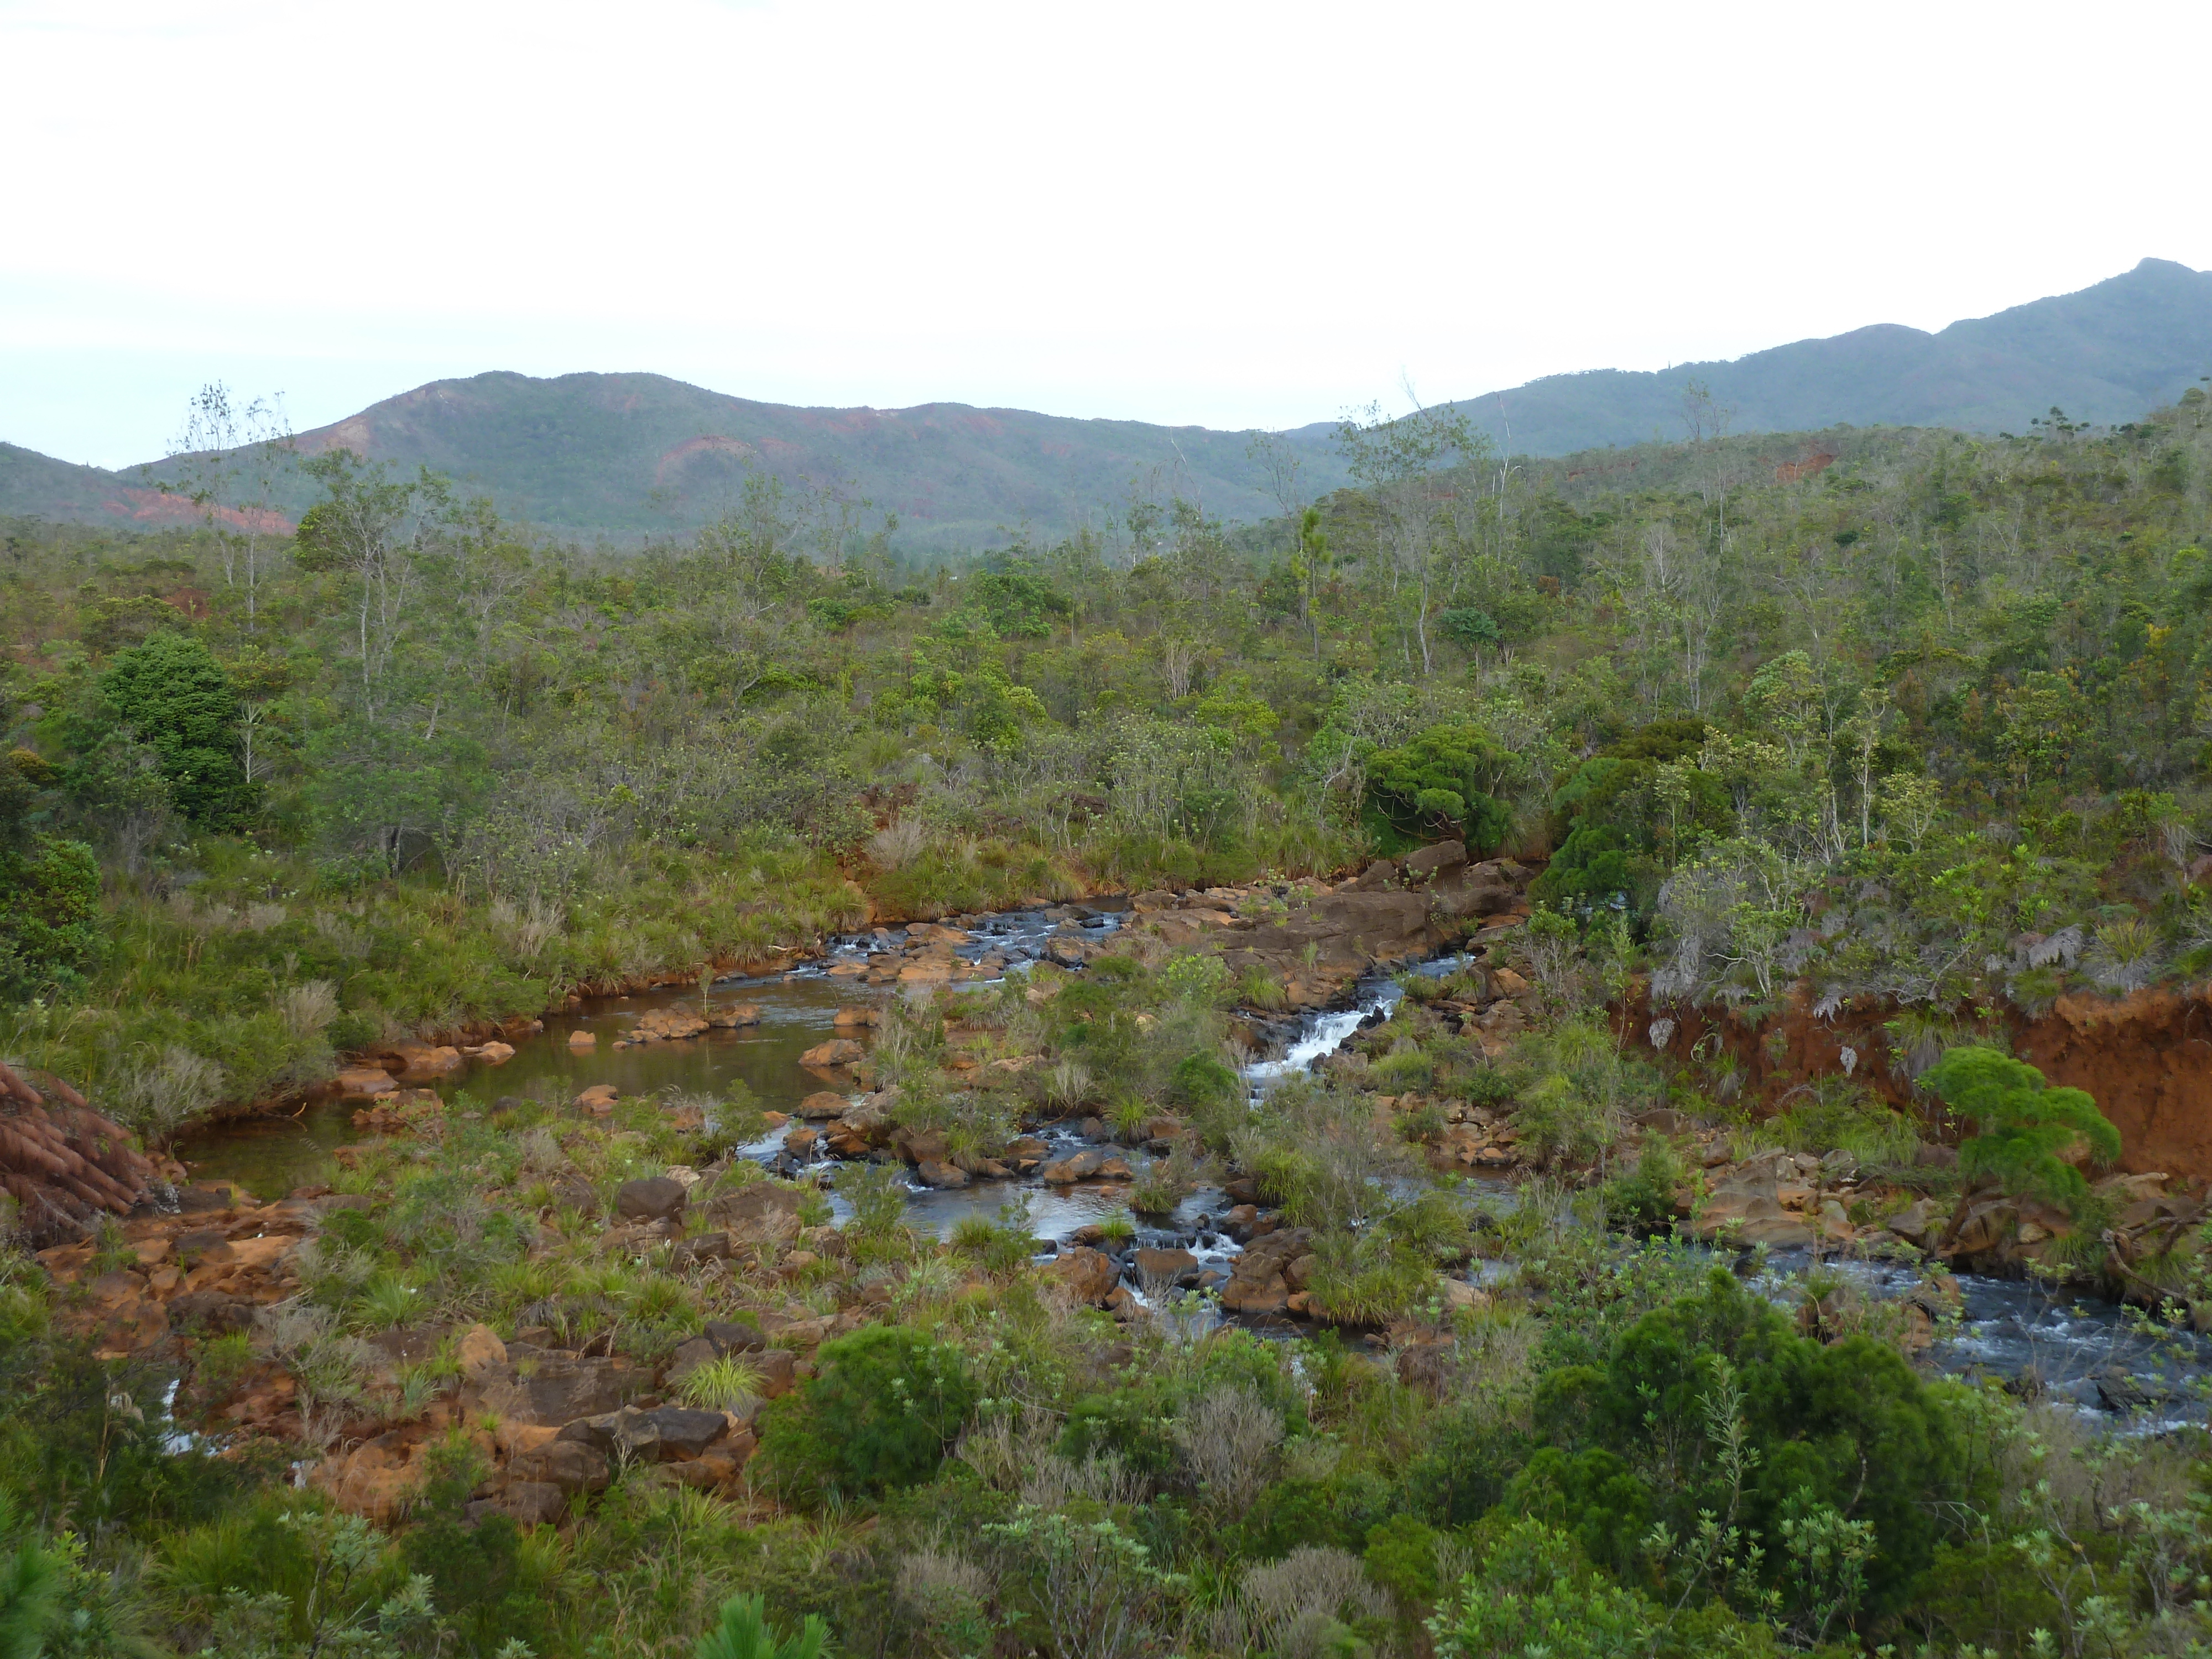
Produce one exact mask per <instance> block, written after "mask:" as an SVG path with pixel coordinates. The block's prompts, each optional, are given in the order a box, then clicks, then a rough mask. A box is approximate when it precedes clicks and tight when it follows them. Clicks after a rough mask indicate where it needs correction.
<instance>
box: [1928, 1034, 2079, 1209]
mask: <svg viewBox="0 0 2212 1659" xmlns="http://www.w3.org/2000/svg"><path fill="white" fill-rule="evenodd" d="M1921 1081H1922V1082H1923V1084H1925V1085H1927V1086H1928V1087H1929V1089H1931V1090H1933V1091H1935V1093H1936V1097H1937V1098H1938V1099H1940V1100H1941V1101H1942V1103H1944V1104H1945V1105H1946V1106H1948V1107H1949V1108H1950V1109H1952V1110H1953V1111H1954V1112H1957V1113H1959V1114H1960V1115H1961V1116H1964V1117H1970V1118H1972V1119H1973V1120H1974V1121H1975V1123H1976V1124H1977V1125H1978V1126H1979V1133H1977V1134H1974V1135H1972V1136H1970V1137H1969V1138H1968V1139H1966V1140H1965V1141H1964V1142H1962V1143H1961V1144H1960V1147H1959V1167H1960V1169H1962V1170H1965V1171H1966V1173H1968V1174H1969V1175H1975V1176H1988V1177H1990V1178H1991V1179H1993V1180H1996V1181H2001V1182H2003V1183H2004V1184H2005V1185H2006V1186H2007V1187H2008V1188H2012V1189H2014V1190H2015V1191H2026V1192H2033V1193H2035V1194H2039V1195H2040V1196H2042V1197H2044V1198H2047V1199H2049V1200H2051V1202H2053V1203H2055V1204H2061V1205H2063V1206H2066V1207H2067V1208H2069V1209H2071V1208H2073V1207H2074V1206H2075V1205H2077V1204H2079V1203H2080V1202H2081V1200H2082V1198H2083V1197H2084V1196H2085V1195H2086V1194H2087V1192H2088V1190H2089V1183H2088V1180H2087V1177H2086V1176H2083V1175H2082V1173H2081V1170H2079V1169H2078V1168H2076V1167H2075V1163H2074V1162H2073V1161H2072V1159H2071V1158H2069V1156H2068V1154H2069V1153H2075V1152H2079V1151H2081V1150H2082V1149H2085V1148H2086V1150H2087V1152H2088V1154H2089V1156H2091V1157H2092V1158H2095V1159H2096V1160H2097V1162H2099V1163H2100V1164H2110V1163H2112V1161H2113V1160H2114V1159H2115V1158H2118V1157H2119V1155H2120V1132H2119V1131H2118V1129H2116V1128H2114V1127H2112V1124H2111V1123H2110V1122H2108V1121H2106V1118H2105V1115H2104V1114H2103V1113H2101V1112H2100V1111H2099V1110H2098V1109H2097V1103H2096V1102H2095V1101H2094V1100H2093V1099H2091V1098H2090V1097H2089V1096H2088V1095H2087V1093H2085V1092H2084V1091H2081V1090H2080V1089H2053V1088H2051V1086H2050V1085H2048V1084H2047V1083H2045V1080H2044V1076H2043V1073H2040V1072H2039V1071H2037V1070H2036V1069H2035V1067H2034V1066H2030V1065H2029V1064H2028V1063H2027V1061H2025V1060H2015V1059H2014V1058H2013V1057H2012V1056H2011V1055H2010V1054H2000V1053H1998V1052H1997V1051H1996V1049H1994V1048H1982V1047H1979V1046H1978V1045H1969V1046H1968V1047H1966V1048H1953V1049H1951V1050H1949V1051H1948V1053H1946V1054H1944V1056H1943V1058H1942V1059H1941V1060H1937V1061H1936V1064H1935V1065H1934V1066H1931V1067H1930V1068H1929V1071H1928V1072H1927V1073H1926V1074H1925V1075H1924V1076H1923V1078H1922V1079H1921Z"/></svg>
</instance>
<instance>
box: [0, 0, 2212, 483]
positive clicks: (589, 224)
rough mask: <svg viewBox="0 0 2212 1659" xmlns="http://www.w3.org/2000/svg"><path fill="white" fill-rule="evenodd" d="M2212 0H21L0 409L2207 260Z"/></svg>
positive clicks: (1594, 321)
mask: <svg viewBox="0 0 2212 1659" xmlns="http://www.w3.org/2000/svg"><path fill="white" fill-rule="evenodd" d="M2208 20H2212V8H2208V7H2206V6H2205V5H2204V4H2203V3H2202V0H2197V3H2193V4H2170V5H2167V4H2143V3H2138V4H2136V5H2132V6H2129V7H2124V8H2121V7H2116V8H2114V9H2112V10H2110V11H2105V10H2101V9H2083V8H2081V7H2080V6H2078V5H2075V6H2069V7H2067V8H2065V9H2063V10H2062V9H2060V8H2058V7H2057V6H2048V7H2040V6H2033V5H2023V4H2020V3H2011V4H2004V5H1996V4H1990V5H1967V4H1946V3H1942V0H1936V3H1928V0H1918V3H1913V4H1910V5H1882V4H1860V5H1857V6H1851V7H1836V6H1818V7H1816V6H1792V7H1780V6H1775V5H1771V4H1760V5H1741V6H1734V5H1717V4H1708V5H1699V4H1694V3H1692V4H1676V5H1672V6H1653V5H1650V4H1648V3H1639V4H1636V5H1623V6H1604V5H1592V4H1588V3H1585V4H1581V5H1575V6H1530V5H1528V4H1526V3H1516V4H1513V5H1510V6H1504V5H1492V4H1486V3H1471V0H1461V3H1456V4H1443V5H1436V6H1422V5H1410V4H1408V5H1376V4H1370V5H1364V6H1354V5H1345V4H1342V3H1335V4H1329V5H1322V6H1313V7H1305V6H1300V5H1295V4H1288V3H1284V0H1268V3H1264V4H1253V5H1226V4H1223V5H1208V4H1205V3H1200V0H1182V3H1179V4H1172V5H1162V6H1158V7H1152V6H1146V5H1141V4H1133V3H1127V0H1124V3H1117V4H1115V5H1111V6H1103V5H1102V6H1079V5H1069V4H1058V5H1054V4H1046V3H1038V0H1029V3H1026V4H1020V5H1008V6H1005V7H994V6H987V5H966V4H934V5H933V4H920V3H915V0H906V3H902V4H890V5H883V6H875V5H860V4H840V3H829V0H816V3H811V4H805V5H793V6H780V5H757V6H756V5H739V4H726V3H713V0H622V3H619V4H609V3H606V0H599V3H595V4H592V5H588V6H585V5H567V4H562V3H548V0H531V3H529V4H517V5H511V6H509V5H489V4H473V3H469V0H436V3H434V4H417V3H413V0H383V3H379V4H376V5H373V6H362V5H346V6H337V5H329V4H317V3H305V0H283V3H275V0H268V3H264V0H232V3H204V0H158V3H155V0H143V3H142V0H120V3H111V0H34V3H15V0H0V69H4V74H0V84H4V88H5V90H4V93H3V94H0V153H4V154H5V155H8V156H9V162H10V165H9V184H8V189H7V191H6V194H5V197H4V199H0V439H6V440H9V441H13V442H16V443H20V444H24V445H27V446H28V447H32V448H34V449H39V450H43V451H45V452H46V453H51V454H57V455H60V456H63V457H65V458H67V459H71V460H81V461H95V462H99V463H101V464H106V465H116V464H121V463H126V462H132V461H137V460H143V459H149V458H151V457H153V456H155V455H157V454H159V453H162V452H163V451H164V450H165V449H166V447H167V441H168V440H169V438H170V437H171V435H173V434H174V433H175V432H176V431H177V429H178V428H179V425H180V423H181V416H182V414H183V410H184V405H185V399H186V398H187V397H188V396H189V395H190V394H191V392H192V391H193V390H194V388H195V387H197V386H199V385H200V384H202V383H203V382H204V381H207V380H224V381H226V382H228V384H229V385H230V386H231V387H232V388H233V390H234V392H237V393H239V394H240V395H241V396H244V397H250V396H252V395H255V394H268V393H275V392H283V394H285V401H286V406H287V408H288V410H289V414H290V416H291V419H292V422H293V424H294V425H295V427H296V428H301V429H305V428H309V427H313V426H316V425H319V424H321V423H323V422H328V421H331V420H335V419H337V418H338V417H340V416H343V415H346V414H349V413H351V412H352V411H353V410H356V409H358V408H360V407H362V405H364V404H368V403H371V402H374V400H376V399H377V398H382V397H386V396H388V395H390V394H392V393H393V392H399V391H403V390H404V389H406V388H407V387H409V386H415V385H417V384H419V383H421V382H422V381H424V380H433V379H436V378H439V377H441V376H446V375H463V374H475V373H477V372H479V371H481V370H484V369H491V368H511V369H520V370H523V371H525V372H526V373H530V374H562V373H566V372H568V371H572V370H578V369H604V370H639V369H644V370H654V371H658V372H659V373H661V374H671V375H675V376H678V377H680V378H682V379H684V380H691V381H695V382H696V383H698V384H700V385H702V386H711V387H713V388H714V389H715V390H717V391H721V392H734V393H737V394H738V395H740V396H744V397H750V398H765V399H769V400H771V401H775V402H781V403H797V404H874V405H876V406H878V407H895V406H902V405H905V404H915V403H921V402H926V401H931V400H937V399H949V400H956V401H960V402H965V403H972V404H1001V405H1012V406H1016V407H1022V408H1030V409H1038V410H1047V411H1049V412H1052V413H1054V414H1062V415H1079V416H1126V417H1132V418H1138V419H1143V420H1149V421H1161V422H1200V423H1203V424H1206V425H1211V426H1219V427H1234V428H1241V427H1247V426H1253V425H1261V426H1271V427H1272V426H1286V425H1297V424H1302V423H1304V422H1307V421H1312V420H1321V419H1328V418H1333V417H1334V416H1338V415H1340V414H1341V413H1342V412H1343V411H1344V410H1346V409H1347V408H1350V407H1352V406H1355V405H1364V404H1368V403H1370V402H1372V401H1376V400H1380V401H1381V402H1383V404H1385V405H1386V406H1389V407H1394V408H1395V407H1402V406H1404V404H1405V402H1406V398H1407V392H1406V387H1407V386H1408V385H1410V386H1411V387H1412V388H1413V392H1415V393H1416V394H1418V395H1419V397H1420V398H1422V399H1424V400H1425V401H1431V402H1433V401H1437V400H1441V399H1443V398H1452V397H1462V396H1468V395H1471V394H1474V393H1475V392H1482V391H1486V390H1489V389H1492V388H1494V387H1498V386H1511V385H1515V384H1517V383H1518V382H1520V381H1522V380H1527V379H1529V378H1532V377H1534V376H1535V375H1538V374H1550V373H1554V372H1558V371H1561V370H1567V369H1577V368H1604V367H1616V368H1661V367H1663V366H1665V365H1666V364H1667V363H1668V362H1682V361H1685V360H1689V359H1697V358H1708V357H1722V356H1738V355H1741V353H1743V352H1746V351H1751V350H1756V349H1759V348H1761V347H1765V346H1770V345H1775V344H1778V343H1783V342H1784V341H1788V340H1792V339H1798V338H1802V337H1808V336H1814V335H1822V334H1831V333H1835V332H1838V331H1842V330H1844V329H1849V328H1854V327H1857V326H1858V325H1862V324H1866V323H1872V322H1901V323H1909V324H1912V325H1917V326H1920V327H1923V328H1937V327H1941V326H1942V325H1944V324H1945V323H1948V322H1949V321H1951V320H1953V319H1955V318H1959V317H1966V316H1978V315H1982V314H1984V313H1988V312H1990V311H1995V310H1998V309H2001V308H2002V307H2005V306H2008V305H2014V304H2017V303H2020V302H2021V301H2027V300H2032V299H2035V298H2037V297H2039V296H2040V295H2046V294H2054V293H2063V292H2066V291H2068V290H2070V289H2078V288H2081V287H2084V286H2087V284H2088V283H2093V282H2096V281H2098V280H2100V279H2101V278H2103V277H2106V276H2112V275H2114V274H2116V273H2117V272H2118V271H2121V270H2126V269H2127V268H2128V267H2130V266H2131V265H2133V264H2135V263H2136V261H2137V260H2138V259H2141V258H2144V257H2145V256H2146V255H2155V256H2158V257H2160V258H2171V259H2179V260H2181V261H2183V262H2184V263H2185V264H2191V265H2193V266H2197V267H2198V268H2200V269H2201V268H2204V267H2207V266H2212V214H2208V213H2207V212H2206V211H2205V205H2206V204H2205V200H2204V186H2203V182H2202V168H2201V162H2200V161H2199V160H2198V159H2197V157H2198V154H2199V151H2200V149H2201V143H2202V137H2201V124H2202V120H2203V93H2202V88H2201V87H2200V86H2199V85H2198V84H2197V77H2198V76H2200V75H2201V73H2202V70H2203V64H2204V62H2205V61H2206V59H2205V50H2204V49H2205V47H2206V46H2208V44H2212V21H2208Z"/></svg>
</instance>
